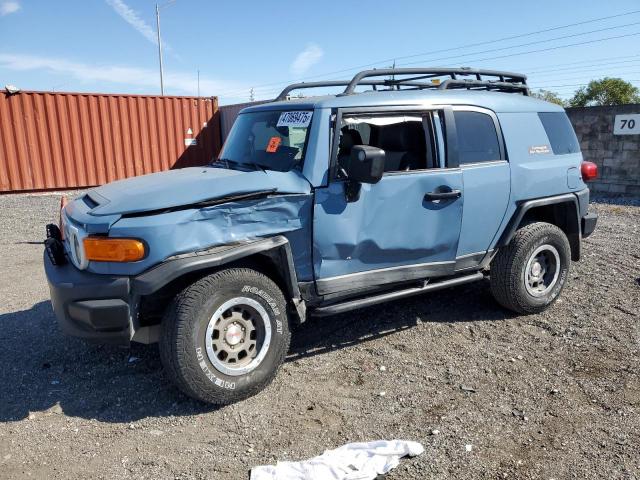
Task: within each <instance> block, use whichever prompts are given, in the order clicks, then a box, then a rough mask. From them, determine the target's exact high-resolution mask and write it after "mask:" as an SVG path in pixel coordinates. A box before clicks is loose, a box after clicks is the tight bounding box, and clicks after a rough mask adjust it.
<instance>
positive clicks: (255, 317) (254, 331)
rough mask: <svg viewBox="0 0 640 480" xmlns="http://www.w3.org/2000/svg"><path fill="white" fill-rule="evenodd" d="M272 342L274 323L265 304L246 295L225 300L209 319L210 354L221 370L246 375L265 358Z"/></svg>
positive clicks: (214, 363) (209, 356)
mask: <svg viewBox="0 0 640 480" xmlns="http://www.w3.org/2000/svg"><path fill="white" fill-rule="evenodd" d="M270 344H271V322H270V321H269V315H268V314H267V312H266V310H265V309H264V307H263V306H262V305H261V304H260V303H258V302H257V301H255V300H253V299H251V298H247V297H236V298H232V299H231V300H227V301H226V302H224V303H223V304H222V305H220V307H218V309H217V310H216V311H215V312H214V314H213V315H212V316H211V318H210V319H209V322H208V324H207V331H206V336H205V347H206V350H207V357H208V358H209V361H210V362H211V364H212V365H213V366H214V367H215V368H216V369H217V370H218V371H220V372H221V373H224V374H226V375H230V376H238V375H244V374H246V373H249V372H251V371H253V370H255V369H256V368H257V367H258V365H260V363H262V361H263V360H264V357H265V355H266V354H267V351H268V350H269V345H270Z"/></svg>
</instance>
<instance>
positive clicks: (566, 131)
mask: <svg viewBox="0 0 640 480" xmlns="http://www.w3.org/2000/svg"><path fill="white" fill-rule="evenodd" d="M538 117H540V121H541V122H542V126H543V127H544V131H545V132H547V137H548V138H549V143H550V144H551V150H553V153H554V155H566V154H568V153H580V144H579V143H578V138H577V137H576V133H575V132H574V131H573V126H572V125H571V122H570V121H569V117H567V114H566V113H564V112H540V113H538Z"/></svg>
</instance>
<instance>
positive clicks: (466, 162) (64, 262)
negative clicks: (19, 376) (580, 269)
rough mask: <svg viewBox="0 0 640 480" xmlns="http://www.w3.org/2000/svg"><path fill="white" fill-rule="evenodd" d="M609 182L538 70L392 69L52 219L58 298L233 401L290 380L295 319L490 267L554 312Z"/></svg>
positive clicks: (101, 330)
mask: <svg viewBox="0 0 640 480" xmlns="http://www.w3.org/2000/svg"><path fill="white" fill-rule="evenodd" d="M340 86H341V87H346V88H345V89H344V91H343V92H342V93H340V94H338V95H324V96H317V97H309V98H295V99H291V98H290V97H289V94H290V92H292V91H294V90H298V89H303V88H311V87H315V88H324V89H327V88H329V87H340ZM363 90H364V91H363ZM596 173H597V172H596V169H595V165H594V164H591V163H588V162H583V161H582V155H581V153H580V148H579V145H578V141H577V139H576V136H575V134H574V132H573V129H572V127H571V124H570V123H569V120H568V118H567V116H566V114H565V112H564V111H563V109H562V108H561V107H559V106H557V105H554V104H551V103H546V102H543V101H541V100H537V99H534V98H532V97H531V96H529V90H528V88H527V84H526V77H525V76H524V75H520V74H515V73H508V72H498V71H485V70H471V69H467V68H460V69H424V68H419V69H386V70H369V71H364V72H360V73H358V74H357V75H356V76H355V77H354V78H353V79H352V80H351V81H345V82H314V83H306V84H294V85H291V86H289V87H287V88H286V89H285V90H284V91H283V92H282V94H280V96H279V97H278V98H277V99H276V100H275V101H273V102H270V103H266V104H262V105H258V106H252V107H249V108H246V109H244V110H243V111H242V112H241V113H240V115H239V116H238V118H237V120H236V122H235V124H234V126H233V128H232V130H231V132H230V134H229V136H228V138H227V140H226V142H225V144H224V147H223V148H222V151H221V153H220V155H219V158H217V159H215V160H214V161H213V162H212V163H211V164H210V165H208V166H205V167H198V168H185V169H181V170H172V171H168V172H162V173H157V174H152V175H146V176H142V177H138V178H132V179H128V180H122V181H118V182H114V183H111V184H107V185H104V186H101V187H98V188H95V189H93V190H90V191H89V192H88V193H86V194H85V195H82V196H80V197H79V198H77V199H75V200H74V201H72V202H70V203H68V204H67V205H66V206H65V207H64V208H63V209H62V210H61V222H60V226H59V228H58V226H56V225H49V226H48V228H47V236H48V239H47V240H46V242H45V245H46V249H45V250H46V251H45V255H44V264H45V270H46V274H47V278H48V282H49V287H50V291H51V300H52V303H53V308H54V311H55V313H56V316H57V318H58V321H59V323H60V325H61V327H62V329H63V330H64V331H65V332H66V333H68V334H70V335H75V336H78V337H82V338H84V339H87V340H92V341H99V342H111V343H119V344H128V343H129V342H131V341H134V342H142V343H152V342H156V341H159V343H160V353H161V359H162V362H163V364H164V367H165V368H166V370H167V372H168V375H169V377H170V378H171V379H172V380H173V381H174V382H175V383H176V385H177V386H178V387H180V388H181V389H182V390H183V391H184V392H185V393H187V394H188V395H190V396H192V397H194V398H196V399H199V400H202V401H205V402H212V403H229V402H233V401H237V400H240V399H243V398H246V397H248V396H250V395H253V394H255V393H256V392H258V391H260V390H261V389H263V388H264V387H265V386H266V385H267V384H268V383H269V382H270V381H271V380H272V379H273V377H274V376H275V374H276V371H277V370H278V368H279V366H280V365H281V364H282V362H283V360H284V358H285V355H286V353H287V349H288V346H289V339H290V324H292V323H294V322H304V321H305V320H306V319H307V318H308V317H309V316H311V315H313V316H324V315H333V314H338V313H343V312H348V311H350V310H353V309H356V308H360V307H366V306H370V305H375V304H379V303H381V302H385V301H388V300H396V299H400V298H405V297H409V296H412V295H417V294H421V293H424V292H430V291H434V290H438V289H441V288H445V287H449V286H454V285H461V284H465V283H469V282H473V281H477V280H481V279H482V278H484V277H485V276H487V275H488V276H489V277H490V288H491V291H492V293H493V295H494V296H495V298H496V300H497V301H498V302H499V303H500V304H501V305H503V306H504V307H506V308H508V309H511V310H514V311H516V312H519V313H523V314H527V313H535V312H540V311H542V310H544V309H545V308H547V307H549V306H550V305H551V304H552V303H553V302H554V301H555V300H556V299H557V298H558V295H559V294H560V292H561V291H562V289H563V287H564V285H565V283H566V282H567V281H568V279H569V275H568V273H569V266H570V263H571V261H577V260H579V259H580V251H581V240H582V238H584V237H586V236H587V235H589V234H590V233H591V232H592V231H593V230H594V228H595V224H596V215H594V214H593V213H589V212H588V204H589V190H588V188H587V186H586V184H585V180H588V179H591V178H594V177H595V175H596ZM399 308H401V307H399Z"/></svg>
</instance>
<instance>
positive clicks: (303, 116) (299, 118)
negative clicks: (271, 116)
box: [277, 110, 313, 127]
mask: <svg viewBox="0 0 640 480" xmlns="http://www.w3.org/2000/svg"><path fill="white" fill-rule="evenodd" d="M312 116H313V112H304V111H301V110H300V111H295V112H282V113H281V114H280V118H279V119H278V125H277V126H278V127H308V126H309V123H311V117H312Z"/></svg>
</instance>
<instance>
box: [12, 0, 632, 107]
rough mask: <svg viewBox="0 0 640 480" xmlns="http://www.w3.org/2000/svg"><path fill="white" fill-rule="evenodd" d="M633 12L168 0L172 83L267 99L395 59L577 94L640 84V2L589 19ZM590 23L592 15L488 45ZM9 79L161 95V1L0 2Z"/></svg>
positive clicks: (350, 0)
mask: <svg viewBox="0 0 640 480" xmlns="http://www.w3.org/2000/svg"><path fill="white" fill-rule="evenodd" d="M165 1H166V0H165ZM634 10H640V2H638V1H637V0H616V1H615V2H592V1H585V0H580V1H574V0H563V1H562V2H558V1H557V0H538V1H536V2H529V3H527V4H523V5H522V6H520V7H518V6H517V4H516V3H514V2H513V1H508V2H507V1H495V2H481V1H478V0H475V1H466V0H459V1H456V2H427V1H402V0H396V1H393V2H389V1H385V2H382V1H377V0H370V1H368V2H359V1H355V0H342V1H332V0H325V1H323V2H303V1H297V2H293V1H275V2H260V1H255V2H249V1H242V0H236V1H224V2H220V1H216V2H213V1H198V0H175V1H174V2H172V3H171V4H170V5H167V6H165V7H164V8H162V10H161V31H162V37H163V46H164V47H165V54H164V63H165V87H166V93H167V94H174V95H195V94H196V93H197V71H198V70H199V71H200V93H201V95H207V96H209V95H219V96H220V97H221V101H222V103H235V102H241V101H248V99H249V91H250V89H251V88H252V87H253V88H254V94H255V98H256V99H261V98H272V97H273V96H275V95H276V94H277V91H278V89H280V88H281V87H283V86H284V85H286V83H287V82H292V81H295V80H300V79H308V80H320V79H342V78H348V77H350V76H351V75H353V74H354V73H355V72H356V71H357V70H358V68H354V67H358V66H363V65H367V67H369V66H370V67H373V66H378V67H384V66H389V65H390V64H391V63H392V62H393V59H396V63H397V65H398V66H403V65H405V64H409V63H410V64H411V65H412V66H463V65H464V66H472V67H480V68H495V69H505V70H511V71H517V72H522V73H525V74H528V75H529V83H530V85H531V86H532V87H534V88H545V89H549V90H553V91H556V92H559V93H560V94H561V95H563V96H565V97H566V96H569V95H571V94H572V92H573V91H574V90H575V89H576V88H578V86H579V85H580V84H584V83H586V82H588V81H589V80H591V79H594V78H601V77H603V76H618V77H621V78H624V79H626V80H630V81H633V83H634V84H635V85H637V86H640V48H639V47H640V12H638V13H634V14H629V15H623V16H618V17H616V18H609V19H606V20H601V21H593V22H590V20H594V19H597V18H601V17H607V16H613V15H618V14H624V13H628V12H632V11H634ZM578 22H589V23H583V24H581V25H576V26H573V27H570V28H558V29H555V30H551V31H548V32H545V33H541V34H535V35H528V36H522V37H520V38H512V39H509V40H502V41H499V42H493V43H489V42H492V41H493V40H496V39H501V38H505V37H512V36H516V35H525V34H527V33H530V32H535V31H539V30H545V29H554V27H560V26H563V25H567V24H572V23H578ZM587 32H591V33H587ZM634 34H638V35H634ZM559 37H565V38H559ZM611 37H619V38H611ZM605 38H609V40H604V41H602V39H605ZM532 42H536V43H534V44H531V43H532ZM470 44H476V46H473V47H471V46H466V45H470ZM478 44H480V45H478ZM524 44H531V45H524ZM569 44H574V45H573V46H568V47H565V45H569ZM518 45H522V46H519V47H518ZM458 47H461V48H458ZM557 47H561V48H557ZM550 48H553V50H549V49H550ZM443 50H445V51H443ZM533 50H546V51H538V52H532V51H533ZM430 52H437V53H430ZM527 52H530V53H527ZM412 55H413V56H412ZM408 56H412V57H408ZM404 57H408V58H404ZM499 57H500V58H499ZM407 66H409V65H407ZM346 69H350V70H348V71H344V72H343V71H342V70H346ZM334 72H338V73H334ZM5 84H13V85H16V86H18V87H19V88H21V89H23V90H55V91H93V92H109V93H115V92H122V93H152V94H155V93H159V88H160V87H159V74H158V57H157V44H156V40H155V2H153V1H147V0H84V1H80V0H73V1H72V0H69V1H64V0H61V1H51V0H0V86H4V85H5Z"/></svg>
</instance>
